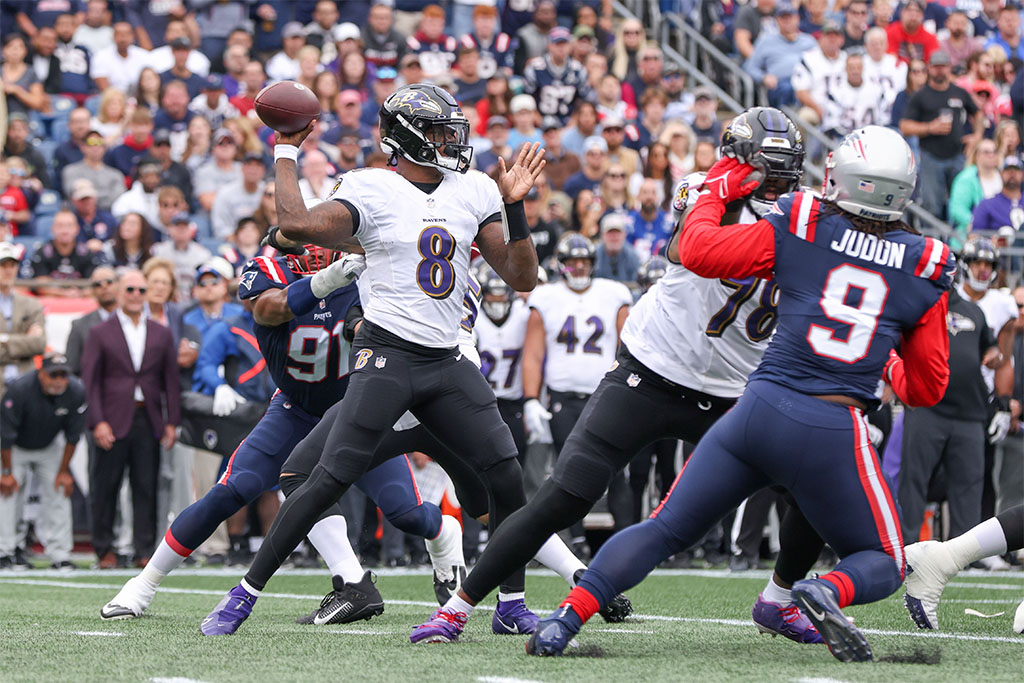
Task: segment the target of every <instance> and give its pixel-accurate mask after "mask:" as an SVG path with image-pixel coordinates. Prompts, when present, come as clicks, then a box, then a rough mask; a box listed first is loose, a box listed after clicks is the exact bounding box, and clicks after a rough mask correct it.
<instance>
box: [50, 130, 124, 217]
mask: <svg viewBox="0 0 1024 683" xmlns="http://www.w3.org/2000/svg"><path fill="white" fill-rule="evenodd" d="M106 149H107V148H106V144H105V143H104V141H103V136H102V135H101V134H100V133H99V131H96V130H90V131H89V132H88V133H86V135H85V142H84V146H83V147H82V155H83V156H82V160H81V161H79V162H77V163H73V164H68V165H67V166H65V167H64V171H63V174H62V181H63V187H64V189H65V191H68V190H70V188H71V187H72V186H73V185H74V183H75V181H76V180H79V179H82V178H85V179H87V180H89V181H91V182H92V184H93V186H94V187H95V188H96V192H97V201H98V202H99V208H100V209H101V210H103V211H110V208H111V206H113V203H114V201H115V200H116V199H117V198H118V197H119V196H121V194H122V193H123V192H124V189H125V176H124V174H123V173H121V172H120V171H118V170H117V169H116V168H112V167H111V166H107V165H106V164H104V163H103V157H104V156H105V155H106Z"/></svg>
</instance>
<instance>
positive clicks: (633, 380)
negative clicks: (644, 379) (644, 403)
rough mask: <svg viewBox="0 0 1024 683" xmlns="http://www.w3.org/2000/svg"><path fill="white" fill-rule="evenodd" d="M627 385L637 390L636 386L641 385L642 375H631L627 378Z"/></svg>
mask: <svg viewBox="0 0 1024 683" xmlns="http://www.w3.org/2000/svg"><path fill="white" fill-rule="evenodd" d="M626 384H628V385H629V386H631V387H634V388H635V387H636V385H638V384H640V375H638V374H636V373H635V372H633V373H630V375H629V377H627V378H626Z"/></svg>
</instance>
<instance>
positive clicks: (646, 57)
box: [626, 45, 665, 102]
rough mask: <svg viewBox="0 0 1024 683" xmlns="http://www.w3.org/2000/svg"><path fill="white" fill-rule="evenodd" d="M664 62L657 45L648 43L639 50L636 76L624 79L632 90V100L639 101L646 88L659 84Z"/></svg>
mask: <svg viewBox="0 0 1024 683" xmlns="http://www.w3.org/2000/svg"><path fill="white" fill-rule="evenodd" d="M664 64H665V62H664V58H663V57H662V54H661V48H660V47H658V46H657V45H648V46H646V47H644V48H643V49H642V50H641V51H640V64H639V65H638V66H637V73H636V76H635V77H633V78H631V79H629V80H627V81H626V85H627V86H628V87H629V88H631V89H632V91H633V97H632V100H633V102H639V101H640V98H642V97H643V96H644V92H646V91H647V89H648V88H656V87H658V86H659V85H661V75H662V69H663V67H664ZM627 99H630V98H629V97H627Z"/></svg>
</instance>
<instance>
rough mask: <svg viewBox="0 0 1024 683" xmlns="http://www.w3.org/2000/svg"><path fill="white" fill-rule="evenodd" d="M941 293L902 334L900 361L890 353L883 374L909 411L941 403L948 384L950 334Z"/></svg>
mask: <svg viewBox="0 0 1024 683" xmlns="http://www.w3.org/2000/svg"><path fill="white" fill-rule="evenodd" d="M948 309H949V294H946V293H944V294H943V295H942V296H941V297H939V300H938V301H936V302H935V304H934V305H933V306H932V307H931V308H929V309H928V310H927V311H926V312H925V314H924V315H922V316H921V319H920V320H918V321H917V324H916V325H915V326H914V327H913V328H911V329H910V330H909V331H907V332H904V333H903V342H902V345H901V351H902V354H903V355H902V358H901V357H900V356H899V355H897V354H896V352H895V351H893V352H892V353H891V354H890V356H889V362H888V363H886V364H885V369H884V370H883V371H882V372H883V374H884V375H885V380H886V381H887V382H889V384H891V385H892V389H893V391H894V392H896V396H898V397H899V399H900V400H901V401H903V402H904V403H905V404H907V405H908V406H910V407H912V408H926V407H928V406H933V405H935V404H936V403H938V402H939V401H941V400H942V397H943V396H945V394H946V386H947V385H948V384H949V332H948V331H947V329H946V312H947V310H948Z"/></svg>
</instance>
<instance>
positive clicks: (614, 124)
mask: <svg viewBox="0 0 1024 683" xmlns="http://www.w3.org/2000/svg"><path fill="white" fill-rule="evenodd" d="M601 137H602V138H604V141H605V143H606V144H607V145H608V161H609V162H610V163H612V164H618V165H619V166H621V167H622V168H623V169H624V170H625V173H626V178H630V177H632V176H633V175H634V174H636V173H639V172H640V154H639V153H637V151H636V150H634V149H630V148H629V147H626V146H625V145H624V144H623V143H624V142H625V141H626V123H625V121H623V120H622V119H621V118H619V117H616V116H606V117H605V119H604V125H603V126H602V127H601Z"/></svg>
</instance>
